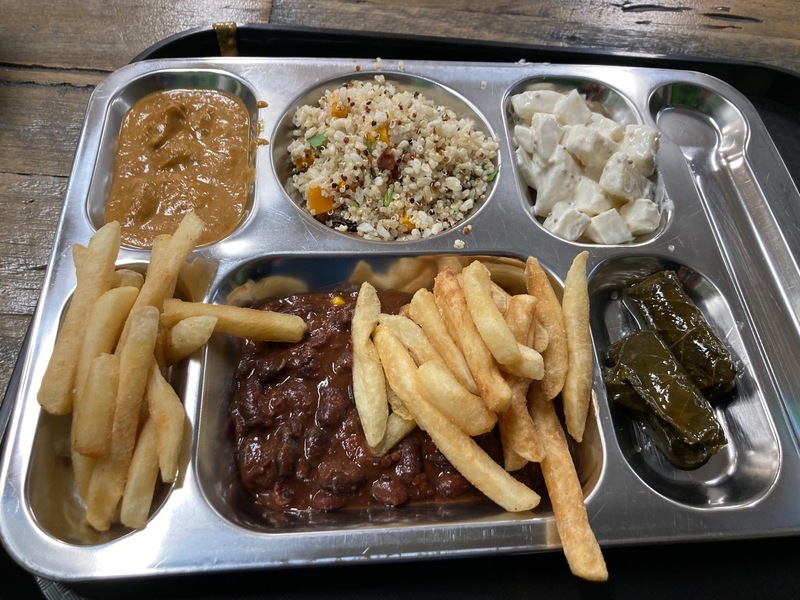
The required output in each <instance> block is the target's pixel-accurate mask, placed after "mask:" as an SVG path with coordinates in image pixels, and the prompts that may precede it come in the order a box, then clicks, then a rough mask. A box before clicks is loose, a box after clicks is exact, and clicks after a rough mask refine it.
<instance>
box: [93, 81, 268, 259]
mask: <svg viewBox="0 0 800 600" xmlns="http://www.w3.org/2000/svg"><path fill="white" fill-rule="evenodd" d="M249 138H250V116H249V113H248V110H247V108H246V107H245V105H244V103H243V102H242V101H241V100H240V99H239V98H237V97H235V96H233V95H231V94H228V93H225V92H221V91H217V90H209V89H176V90H166V91H160V92H155V93H152V94H150V95H148V96H145V97H144V98H142V99H141V100H139V101H138V102H137V103H136V104H134V105H133V107H132V108H131V109H130V110H129V111H128V113H127V114H126V115H125V118H124V119H123V121H122V127H121V129H120V135H119V143H118V149H117V158H116V163H115V167H114V179H113V181H112V184H111V193H110V196H109V199H108V204H107V206H106V214H105V220H106V222H110V221H115V220H116V221H119V223H120V225H121V227H122V229H121V237H122V242H123V243H125V244H128V245H130V246H135V247H139V248H149V247H151V246H152V245H153V242H154V240H155V238H156V236H158V235H161V234H171V233H174V231H175V229H176V228H177V227H178V224H179V223H180V221H181V219H182V218H183V216H184V215H185V214H186V213H188V212H190V211H194V212H195V213H196V214H197V215H198V216H199V217H200V218H201V219H202V220H203V222H204V223H205V230H204V232H203V236H202V237H201V239H200V243H201V244H208V243H211V242H215V241H218V240H220V239H221V238H223V237H225V236H226V235H227V234H229V233H230V232H231V231H232V230H233V229H234V228H235V227H236V225H237V224H238V223H239V221H240V220H241V219H242V216H243V214H244V210H245V204H246V202H247V198H248V192H249V188H250V184H251V182H252V181H253V176H254V171H253V167H252V163H251V161H250V144H249Z"/></svg>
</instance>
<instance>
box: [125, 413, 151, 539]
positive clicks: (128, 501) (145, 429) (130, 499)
mask: <svg viewBox="0 0 800 600" xmlns="http://www.w3.org/2000/svg"><path fill="white" fill-rule="evenodd" d="M157 480H158V453H157V451H156V428H155V426H154V424H153V420H152V419H147V420H146V421H145V422H144V425H143V426H142V431H141V433H140V434H139V438H138V439H137V440H136V447H135V449H134V451H133V456H132V458H131V462H130V468H129V470H128V474H127V481H126V483H125V492H124V493H123V495H122V507H121V509H120V521H121V522H122V524H123V525H125V526H127V527H131V528H133V529H142V528H143V527H144V526H145V525H147V519H148V517H149V515H150V505H151V504H152V503H153V493H154V492H155V488H156V482H157Z"/></svg>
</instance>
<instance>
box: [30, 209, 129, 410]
mask: <svg viewBox="0 0 800 600" xmlns="http://www.w3.org/2000/svg"><path fill="white" fill-rule="evenodd" d="M119 232H120V226H119V223H116V222H112V223H109V224H108V225H104V226H103V227H101V228H100V229H98V230H97V231H96V232H95V234H94V235H93V236H92V239H91V240H90V241H89V247H88V249H87V250H86V252H84V253H82V254H83V255H82V256H81V257H80V258H79V259H78V260H79V265H80V266H79V268H77V275H78V277H77V279H78V281H77V284H76V286H75V291H74V292H73V294H72V299H71V300H70V303H69V307H68V308H67V312H66V315H65V316H64V321H63V323H62V325H61V329H60V330H59V332H58V336H57V337H56V342H55V345H54V347H53V354H52V355H51V356H50V361H49V362H48V364H47V369H46V370H45V373H44V376H43V377H42V383H41V385H40V387H39V391H38V393H37V396H36V398H37V400H38V401H39V404H40V405H41V406H42V408H43V409H44V410H46V411H47V412H49V413H52V414H55V415H63V414H67V413H68V412H70V411H71V410H72V403H73V394H74V389H75V378H76V376H77V369H78V360H79V358H80V351H81V345H82V344H83V337H84V336H83V334H84V329H85V328H86V324H87V323H88V322H89V317H90V314H91V311H92V307H93V306H94V304H95V302H97V299H98V298H99V297H100V296H101V295H102V294H103V293H104V292H106V291H107V290H109V289H110V288H111V284H112V282H113V278H114V265H115V262H116V260H117V254H118V253H119Z"/></svg>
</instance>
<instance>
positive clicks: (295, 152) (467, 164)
mask: <svg viewBox="0 0 800 600" xmlns="http://www.w3.org/2000/svg"><path fill="white" fill-rule="evenodd" d="M293 125H294V128H295V129H294V130H293V132H292V135H293V139H292V141H291V143H290V144H289V147H288V151H289V154H290V156H291V161H292V167H293V170H292V181H291V185H292V186H293V187H294V189H295V190H297V192H298V193H299V194H300V196H301V197H302V201H301V206H302V208H303V210H305V211H306V212H307V213H309V214H310V215H312V216H314V217H315V218H316V219H317V220H319V221H320V222H322V223H325V224H326V225H327V226H329V227H331V228H333V229H335V230H337V231H340V232H348V233H352V234H355V235H358V236H360V237H362V238H364V239H367V240H377V241H403V240H418V239H424V238H428V237H430V236H433V235H436V234H438V233H441V232H443V231H446V230H448V229H450V228H451V227H454V226H456V225H457V224H458V223H459V222H461V221H463V220H464V219H465V218H466V217H467V215H468V214H469V213H470V212H471V211H472V209H473V208H474V207H475V205H476V204H477V203H478V202H479V201H481V200H483V199H485V198H486V197H487V195H488V192H489V189H490V187H491V182H492V181H494V179H495V177H496V176H497V151H498V143H497V140H496V139H494V138H493V137H492V136H491V135H487V134H486V133H484V132H483V131H481V130H479V129H478V128H476V126H475V123H474V121H473V120H472V119H470V118H464V117H459V116H458V115H457V114H456V113H455V112H454V111H453V110H452V109H451V108H449V107H446V106H440V105H437V104H436V103H435V102H433V101H432V100H430V99H428V98H426V97H425V96H424V95H423V94H422V93H420V92H419V91H409V90H399V89H397V87H396V86H395V85H394V84H393V83H391V82H389V81H386V78H385V77H384V76H383V75H376V76H375V77H374V78H373V79H369V80H357V79H355V80H351V81H349V82H347V83H345V84H343V85H341V86H339V87H337V88H335V89H328V90H326V91H325V93H324V95H323V96H322V97H321V98H320V99H319V101H318V102H317V103H316V104H314V105H310V104H306V105H302V106H300V107H298V108H297V110H296V112H295V114H294V118H293Z"/></svg>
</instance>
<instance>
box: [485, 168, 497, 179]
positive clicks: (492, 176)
mask: <svg viewBox="0 0 800 600" xmlns="http://www.w3.org/2000/svg"><path fill="white" fill-rule="evenodd" d="M499 171H500V170H499V169H498V170H497V171H492V172H491V173H489V175H488V176H487V177H486V181H494V180H495V179H497V173H499Z"/></svg>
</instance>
